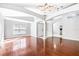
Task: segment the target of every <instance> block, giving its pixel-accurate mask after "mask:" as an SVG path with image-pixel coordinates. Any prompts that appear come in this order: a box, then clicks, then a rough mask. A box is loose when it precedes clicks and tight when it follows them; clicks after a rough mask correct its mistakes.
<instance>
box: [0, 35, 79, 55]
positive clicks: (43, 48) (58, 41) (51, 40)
mask: <svg viewBox="0 0 79 59" xmlns="http://www.w3.org/2000/svg"><path fill="white" fill-rule="evenodd" d="M22 38H26V39H27V40H26V43H28V42H29V43H28V47H27V48H23V49H18V50H16V51H13V50H12V49H13V45H12V41H11V42H9V43H7V44H5V47H4V48H3V49H0V55H2V56H79V41H73V40H68V39H63V38H58V37H48V38H46V39H41V38H35V37H30V36H29V37H22ZM22 38H21V39H22ZM10 40H11V39H10ZM15 41H16V40H15Z"/></svg>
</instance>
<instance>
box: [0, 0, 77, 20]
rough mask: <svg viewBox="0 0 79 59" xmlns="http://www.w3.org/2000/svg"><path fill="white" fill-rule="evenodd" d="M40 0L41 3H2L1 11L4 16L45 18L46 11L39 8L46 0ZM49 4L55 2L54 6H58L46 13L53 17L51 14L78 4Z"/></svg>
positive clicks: (0, 5)
mask: <svg viewBox="0 0 79 59" xmlns="http://www.w3.org/2000/svg"><path fill="white" fill-rule="evenodd" d="M28 1H29V2H30V1H32V0H28ZM36 1H37V0H36ZM39 1H40V2H41V3H35V1H34V2H33V3H32V4H31V3H0V13H2V14H3V15H4V16H13V17H15V18H17V16H21V17H22V16H23V17H26V16H28V17H37V18H40V19H43V18H44V17H43V15H44V13H43V12H41V11H40V10H39V9H38V6H39V5H41V4H43V2H44V0H43V1H42V0H39ZM46 1H48V0H46ZM51 1H52V0H51ZM51 1H50V2H51ZM49 4H53V5H54V6H56V7H57V9H56V10H55V11H54V12H53V11H52V12H50V13H45V14H46V15H47V17H48V18H51V17H50V16H52V15H53V14H55V13H57V12H59V11H62V10H65V9H67V8H70V7H72V6H74V5H76V4H75V3H49ZM23 17H22V18H23ZM22 18H21V19H22Z"/></svg>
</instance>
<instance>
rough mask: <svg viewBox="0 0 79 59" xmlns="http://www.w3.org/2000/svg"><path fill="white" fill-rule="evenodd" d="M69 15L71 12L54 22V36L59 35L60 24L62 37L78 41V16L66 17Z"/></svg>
mask: <svg viewBox="0 0 79 59" xmlns="http://www.w3.org/2000/svg"><path fill="white" fill-rule="evenodd" d="M69 15H70V16H71V14H66V15H64V16H63V17H62V19H59V20H61V21H57V22H56V23H54V25H53V30H54V36H57V37H60V35H59V26H60V25H61V24H62V26H63V35H62V36H63V38H66V39H70V40H77V41H79V16H77V15H74V16H71V17H70V18H68V17H67V16H69Z"/></svg>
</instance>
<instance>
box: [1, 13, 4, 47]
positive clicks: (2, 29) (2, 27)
mask: <svg viewBox="0 0 79 59" xmlns="http://www.w3.org/2000/svg"><path fill="white" fill-rule="evenodd" d="M3 18H4V17H3V16H2V14H1V13H0V46H1V44H2V42H3V41H4V19H3Z"/></svg>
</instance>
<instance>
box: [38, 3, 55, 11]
mask: <svg viewBox="0 0 79 59" xmlns="http://www.w3.org/2000/svg"><path fill="white" fill-rule="evenodd" d="M38 7H39V10H40V11H42V12H44V13H47V12H51V11H53V12H54V11H55V9H56V6H55V5H52V4H47V3H45V4H43V5H39V6H38Z"/></svg>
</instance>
